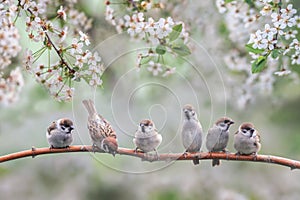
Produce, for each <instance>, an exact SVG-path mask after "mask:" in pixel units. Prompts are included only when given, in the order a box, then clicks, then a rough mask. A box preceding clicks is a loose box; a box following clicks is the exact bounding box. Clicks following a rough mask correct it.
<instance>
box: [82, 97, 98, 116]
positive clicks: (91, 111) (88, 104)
mask: <svg viewBox="0 0 300 200" xmlns="http://www.w3.org/2000/svg"><path fill="white" fill-rule="evenodd" d="M82 103H83V105H84V107H85V108H86V110H87V111H88V113H89V115H90V116H92V115H94V114H97V110H96V107H95V104H94V101H92V100H91V99H88V100H83V101H82Z"/></svg>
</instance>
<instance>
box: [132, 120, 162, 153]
mask: <svg viewBox="0 0 300 200" xmlns="http://www.w3.org/2000/svg"><path fill="white" fill-rule="evenodd" d="M161 142H162V136H161V134H159V133H158V132H157V130H156V128H155V125H154V123H153V121H151V120H149V119H144V120H142V121H141V122H140V124H139V125H138V130H137V131H136V133H135V137H134V138H133V143H134V144H135V146H136V151H137V150H138V149H139V150H141V151H143V152H145V153H147V152H150V151H155V153H156V155H157V156H158V153H157V150H156V149H157V147H158V146H159V145H160V143H161Z"/></svg>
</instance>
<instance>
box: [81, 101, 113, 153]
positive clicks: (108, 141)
mask: <svg viewBox="0 0 300 200" xmlns="http://www.w3.org/2000/svg"><path fill="white" fill-rule="evenodd" d="M82 103H83V105H84V107H85V108H86V110H87V111H88V114H89V115H88V123H87V127H88V129H89V133H90V137H91V140H92V143H93V150H94V151H95V149H97V148H98V149H100V150H103V151H104V152H106V153H111V154H112V155H113V156H115V154H116V153H117V150H118V142H117V135H116V132H115V131H114V129H113V128H112V126H111V125H110V123H109V122H108V121H107V120H106V119H104V118H103V117H102V116H101V115H99V114H98V113H97V110H96V107H95V104H94V102H93V101H92V100H90V99H89V100H83V101H82Z"/></svg>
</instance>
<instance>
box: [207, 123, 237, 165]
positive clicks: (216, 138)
mask: <svg viewBox="0 0 300 200" xmlns="http://www.w3.org/2000/svg"><path fill="white" fill-rule="evenodd" d="M232 124H234V121H232V119H230V118H228V117H222V118H220V119H218V120H217V121H216V123H215V124H214V125H213V127H212V128H210V129H209V130H208V133H207V136H206V148H207V150H208V151H209V152H218V151H223V152H226V151H227V150H226V147H227V144H228V139H229V127H230V126H231V125H232ZM215 165H220V160H219V159H213V160H212V166H213V167H214V166H215Z"/></svg>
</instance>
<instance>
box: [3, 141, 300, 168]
mask: <svg viewBox="0 0 300 200" xmlns="http://www.w3.org/2000/svg"><path fill="white" fill-rule="evenodd" d="M92 151H93V149H92V146H86V145H76V146H70V147H69V148H61V149H50V148H49V147H44V148H34V147H32V148H31V149H30V150H25V151H20V152H16V153H11V154H7V155H3V156H0V163H2V162H6V161H10V160H15V159H19V158H25V157H35V156H37V155H43V154H56V153H70V152H92ZM97 152H98V153H104V152H102V151H97ZM117 154H119V155H128V156H134V157H138V158H141V159H142V160H146V161H150V162H153V161H173V160H194V159H199V160H211V159H215V158H218V159H221V160H233V161H251V162H262V163H270V164H277V165H282V166H287V167H290V168H291V169H300V162H299V161H296V160H291V159H288V158H283V157H278V156H272V155H257V156H254V155H249V156H247V155H236V154H234V153H208V152H201V153H186V154H182V153H160V154H159V155H158V157H157V155H155V154H145V153H142V152H135V150H134V149H127V148H119V149H118V153H117Z"/></svg>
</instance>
